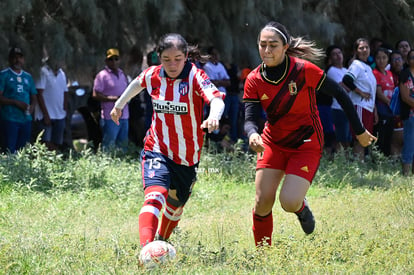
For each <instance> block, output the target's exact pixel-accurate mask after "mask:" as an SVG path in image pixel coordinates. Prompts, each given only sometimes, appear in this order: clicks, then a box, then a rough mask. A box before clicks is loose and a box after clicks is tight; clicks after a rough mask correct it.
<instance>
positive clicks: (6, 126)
mask: <svg viewBox="0 0 414 275" xmlns="http://www.w3.org/2000/svg"><path fill="white" fill-rule="evenodd" d="M9 65H10V67H8V68H6V69H4V70H2V71H1V72H0V104H1V105H2V106H1V109H0V118H1V128H2V129H1V133H2V138H3V142H4V144H3V146H4V149H5V150H7V151H9V152H11V153H15V152H16V150H18V149H20V148H22V147H23V146H24V145H26V143H28V142H29V141H30V136H31V129H32V112H33V106H34V103H35V102H36V94H37V91H36V87H35V84H34V81H33V78H32V76H31V75H30V74H29V73H28V72H26V71H24V70H23V65H24V55H23V51H22V49H21V48H18V47H13V48H12V49H11V50H10V52H9Z"/></svg>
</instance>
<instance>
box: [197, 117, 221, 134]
mask: <svg viewBox="0 0 414 275" xmlns="http://www.w3.org/2000/svg"><path fill="white" fill-rule="evenodd" d="M219 126H220V122H219V120H218V119H214V118H207V119H206V120H204V121H203V123H201V126H200V128H201V129H207V132H209V133H211V132H213V131H214V130H217V129H218V128H219Z"/></svg>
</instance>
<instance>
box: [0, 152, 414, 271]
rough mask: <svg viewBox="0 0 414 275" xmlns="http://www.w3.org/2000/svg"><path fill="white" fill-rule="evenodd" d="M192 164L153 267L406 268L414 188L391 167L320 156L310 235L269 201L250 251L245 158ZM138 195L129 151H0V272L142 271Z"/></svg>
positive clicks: (249, 181)
mask: <svg viewBox="0 0 414 275" xmlns="http://www.w3.org/2000/svg"><path fill="white" fill-rule="evenodd" d="M200 167H201V168H206V169H205V170H204V172H200V173H199V174H198V182H197V184H196V185H195V187H194V192H193V194H192V197H191V199H190V200H189V202H188V204H187V205H186V207H185V210H184V215H183V220H182V221H181V222H180V225H179V228H177V230H176V232H174V233H173V235H172V237H171V242H172V244H173V245H174V246H175V247H176V249H177V252H178V255H177V258H176V259H175V260H174V261H172V262H171V263H169V264H167V265H166V266H164V267H162V268H160V269H155V270H152V273H153V274H307V273H313V274H321V273H322V274H326V273H329V274H331V273H335V274H337V273H340V274H343V273H346V274H373V273H375V274H390V273H393V274H409V273H411V272H412V271H413V270H414V263H413V259H414V243H413V242H412V236H413V233H414V191H413V190H414V183H413V178H404V177H402V176H401V175H400V173H399V165H398V164H394V163H392V162H391V161H387V160H385V159H381V160H380V161H376V163H375V164H372V163H365V164H360V163H356V162H351V161H348V160H346V158H344V157H341V156H337V157H336V159H335V161H334V162H328V161H326V160H325V159H324V160H323V161H322V163H321V167H320V170H319V172H318V174H317V176H316V177H315V181H314V183H313V186H312V187H311V189H310V191H309V193H308V199H309V201H310V204H311V208H312V210H313V212H314V215H315V217H316V221H317V224H316V230H315V232H314V234H312V235H310V236H306V235H305V234H304V233H303V232H302V231H301V228H300V226H299V223H298V221H297V219H296V217H295V216H294V215H293V214H289V213H286V212H284V211H283V210H282V209H281V208H280V206H279V204H278V203H276V204H275V207H274V210H273V215H274V233H273V245H272V247H265V248H264V249H263V250H259V251H257V250H256V249H255V247H254V241H253V234H252V231H251V226H252V219H251V210H252V206H253V200H254V184H253V181H254V156H252V155H249V154H239V153H235V154H230V155H209V154H205V155H204V156H203V160H202V163H201V165H200ZM208 168H210V170H209V169H208ZM205 171H207V172H205ZM142 202H143V191H142V188H141V180H140V165H139V162H138V159H137V158H136V157H134V156H131V155H127V156H123V157H122V156H116V155H106V154H101V153H99V152H98V153H97V154H93V153H92V152H88V151H87V150H85V151H82V152H81V153H80V154H77V155H69V156H68V155H65V156H63V155H55V154H54V153H50V152H47V151H46V150H45V148H43V147H42V146H40V145H36V146H34V147H31V148H28V149H27V150H26V151H24V152H22V153H21V154H18V155H15V156H4V155H3V156H0V274H146V273H148V271H147V270H144V269H143V268H142V267H140V266H138V264H137V260H136V255H137V253H138V252H139V247H138V237H139V236H138V213H139V210H140V207H141V204H142Z"/></svg>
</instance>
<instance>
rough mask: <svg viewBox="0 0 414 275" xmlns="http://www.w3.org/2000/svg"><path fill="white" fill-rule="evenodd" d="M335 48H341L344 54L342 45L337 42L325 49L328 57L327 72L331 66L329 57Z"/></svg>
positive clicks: (326, 62) (326, 59) (326, 60)
mask: <svg viewBox="0 0 414 275" xmlns="http://www.w3.org/2000/svg"><path fill="white" fill-rule="evenodd" d="M335 49H339V50H340V51H341V53H342V54H343V50H342V47H340V46H338V45H335V44H333V45H330V46H328V47H327V48H326V50H325V55H326V57H325V72H327V71H328V69H329V68H330V67H331V64H329V58H331V53H332V51H333V50H335Z"/></svg>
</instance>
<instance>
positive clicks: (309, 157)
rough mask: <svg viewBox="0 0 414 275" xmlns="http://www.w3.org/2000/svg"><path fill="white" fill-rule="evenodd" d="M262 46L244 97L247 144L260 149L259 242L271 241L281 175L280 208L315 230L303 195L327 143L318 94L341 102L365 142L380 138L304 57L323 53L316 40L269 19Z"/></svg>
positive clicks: (256, 229)
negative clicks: (260, 127) (261, 117)
mask: <svg viewBox="0 0 414 275" xmlns="http://www.w3.org/2000/svg"><path fill="white" fill-rule="evenodd" d="M258 47H259V53H260V57H261V58H262V61H263V62H262V64H260V65H259V66H258V67H257V68H256V69H254V70H253V71H252V72H251V73H250V74H249V75H248V77H247V80H246V83H245V86H244V96H243V100H244V102H245V130H246V133H247V135H248V137H249V145H250V147H251V148H252V149H253V150H254V151H255V152H257V153H258V157H257V166H256V180H255V184H256V198H255V205H254V209H253V234H254V239H255V244H256V245H257V246H260V245H263V244H265V243H267V244H268V245H271V240H272V231H273V216H272V208H273V204H274V202H275V196H276V191H277V189H278V187H279V184H280V183H281V181H282V179H283V178H284V181H283V184H282V187H281V190H280V195H279V201H280V204H281V206H282V208H283V209H284V210H285V211H287V212H292V213H296V215H297V217H298V219H299V221H300V224H301V226H302V229H303V231H304V232H305V233H306V234H310V233H312V232H313V230H314V228H315V220H314V217H313V214H312V212H311V210H310V208H309V205H308V203H307V201H306V199H305V195H306V193H307V191H308V189H309V187H310V185H311V183H312V179H313V177H314V176H315V173H316V171H317V169H318V166H319V161H320V158H321V154H322V148H323V142H324V141H323V130H322V125H321V122H320V120H319V115H318V109H317V106H316V96H315V94H316V93H317V92H322V93H325V94H327V95H332V96H334V97H335V98H336V99H337V100H338V102H339V103H340V104H341V106H342V108H343V109H344V111H345V113H346V114H347V116H348V118H349V120H350V123H351V126H352V127H353V129H354V131H355V133H356V134H357V138H358V141H359V142H360V143H361V144H362V145H363V146H368V145H370V144H371V143H372V142H373V141H374V140H376V138H375V137H374V136H372V135H371V134H370V133H369V132H368V131H366V130H365V128H364V127H363V126H362V124H361V122H360V121H359V119H358V116H357V113H356V111H355V109H354V106H353V104H352V102H351V100H350V99H349V97H348V96H347V94H346V92H345V91H344V90H343V88H342V87H340V86H339V85H338V84H337V83H336V82H335V81H333V80H331V79H329V78H327V77H326V76H325V73H324V71H323V70H321V69H320V68H318V67H317V66H316V65H314V64H313V63H311V62H309V61H307V60H304V59H308V60H312V61H313V60H317V59H318V58H320V57H321V55H322V51H321V50H319V49H317V48H315V47H314V43H313V42H311V41H308V40H305V39H303V38H301V37H291V36H290V35H289V33H288V31H287V29H286V27H285V26H283V25H282V24H280V23H277V22H270V23H268V24H267V25H266V26H265V27H264V28H263V29H262V30H261V31H260V33H259V37H258ZM298 57H301V58H304V59H300V58H298ZM260 106H262V107H263V109H264V110H265V111H266V114H267V121H266V124H265V128H264V130H263V133H262V134H261V135H260V134H259V133H258V126H257V122H256V119H257V118H258V117H259V111H260Z"/></svg>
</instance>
